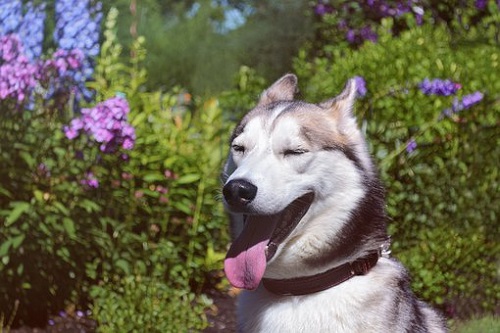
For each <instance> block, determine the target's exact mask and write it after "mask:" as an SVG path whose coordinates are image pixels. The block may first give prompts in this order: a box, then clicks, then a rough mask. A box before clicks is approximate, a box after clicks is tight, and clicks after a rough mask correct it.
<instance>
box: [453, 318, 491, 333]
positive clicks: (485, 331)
mask: <svg viewBox="0 0 500 333" xmlns="http://www.w3.org/2000/svg"><path fill="white" fill-rule="evenodd" d="M450 328H451V329H450V332H451V333H500V317H493V316H487V317H483V318H478V319H471V320H468V321H466V322H454V323H452V324H451V325H450Z"/></svg>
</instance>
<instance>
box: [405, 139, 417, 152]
mask: <svg viewBox="0 0 500 333" xmlns="http://www.w3.org/2000/svg"><path fill="white" fill-rule="evenodd" d="M416 149H417V141H415V139H411V140H409V141H408V142H407V143H406V152H407V153H408V154H411V153H413V152H414V151H415V150H416Z"/></svg>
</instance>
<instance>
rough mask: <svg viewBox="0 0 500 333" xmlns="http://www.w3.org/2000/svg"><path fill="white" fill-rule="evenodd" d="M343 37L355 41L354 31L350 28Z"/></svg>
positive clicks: (350, 41)
mask: <svg viewBox="0 0 500 333" xmlns="http://www.w3.org/2000/svg"><path fill="white" fill-rule="evenodd" d="M345 39H347V41H348V42H349V43H354V42H355V41H356V32H354V30H352V29H349V30H347V32H346V33H345Z"/></svg>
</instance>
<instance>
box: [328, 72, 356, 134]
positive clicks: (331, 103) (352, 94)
mask: <svg viewBox="0 0 500 333" xmlns="http://www.w3.org/2000/svg"><path fill="white" fill-rule="evenodd" d="M356 92H357V88H356V81H354V80H353V79H350V80H348V81H347V83H346V85H345V87H344V90H343V91H342V92H341V93H340V95H338V96H337V97H335V98H332V99H329V100H327V101H324V102H322V103H320V104H319V106H320V107H321V108H323V109H326V110H328V112H329V114H330V115H331V116H332V117H333V118H334V119H335V120H336V121H337V123H338V124H339V126H340V129H343V128H344V129H346V130H347V128H349V127H351V126H356V119H355V117H354V115H353V112H352V110H353V106H354V101H355V100H356Z"/></svg>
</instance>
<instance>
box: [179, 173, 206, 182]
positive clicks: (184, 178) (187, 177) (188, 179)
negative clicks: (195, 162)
mask: <svg viewBox="0 0 500 333" xmlns="http://www.w3.org/2000/svg"><path fill="white" fill-rule="evenodd" d="M199 179H200V175H198V174H190V175H184V176H182V177H179V179H177V184H190V183H194V182H196V181H198V180H199Z"/></svg>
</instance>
